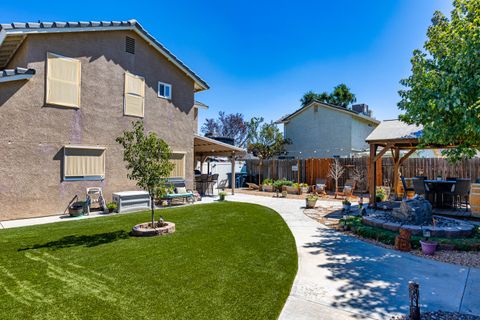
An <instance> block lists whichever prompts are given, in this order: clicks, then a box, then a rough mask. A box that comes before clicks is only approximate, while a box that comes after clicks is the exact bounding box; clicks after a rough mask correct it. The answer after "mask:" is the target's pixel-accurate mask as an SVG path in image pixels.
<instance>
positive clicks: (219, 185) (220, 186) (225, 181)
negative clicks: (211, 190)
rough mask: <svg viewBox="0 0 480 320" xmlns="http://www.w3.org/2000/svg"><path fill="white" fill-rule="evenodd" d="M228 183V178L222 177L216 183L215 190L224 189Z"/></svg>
mask: <svg viewBox="0 0 480 320" xmlns="http://www.w3.org/2000/svg"><path fill="white" fill-rule="evenodd" d="M227 185H228V179H223V180H220V182H218V183H217V190H222V191H225V189H226V188H227Z"/></svg>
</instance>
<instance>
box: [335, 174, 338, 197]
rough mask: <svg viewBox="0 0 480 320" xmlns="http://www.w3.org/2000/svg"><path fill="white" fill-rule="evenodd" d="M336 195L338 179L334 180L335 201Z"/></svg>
mask: <svg viewBox="0 0 480 320" xmlns="http://www.w3.org/2000/svg"><path fill="white" fill-rule="evenodd" d="M337 195H338V179H335V199H337Z"/></svg>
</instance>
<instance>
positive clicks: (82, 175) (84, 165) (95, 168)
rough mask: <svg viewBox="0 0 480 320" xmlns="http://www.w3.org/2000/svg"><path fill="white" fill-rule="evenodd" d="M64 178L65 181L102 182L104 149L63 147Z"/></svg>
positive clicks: (103, 175) (103, 176)
mask: <svg viewBox="0 0 480 320" xmlns="http://www.w3.org/2000/svg"><path fill="white" fill-rule="evenodd" d="M64 178H65V180H103V179H104V178H105V148H101V147H89V146H65V147H64Z"/></svg>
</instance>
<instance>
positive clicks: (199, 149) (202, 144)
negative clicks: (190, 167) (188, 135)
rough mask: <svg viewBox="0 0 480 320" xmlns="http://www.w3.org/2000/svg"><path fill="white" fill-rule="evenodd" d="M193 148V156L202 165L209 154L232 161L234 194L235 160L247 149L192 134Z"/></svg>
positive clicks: (233, 189)
mask: <svg viewBox="0 0 480 320" xmlns="http://www.w3.org/2000/svg"><path fill="white" fill-rule="evenodd" d="M193 150H194V155H195V158H197V159H199V160H200V163H201V164H202V165H201V167H203V162H204V161H205V160H206V159H207V158H208V157H211V156H216V157H227V158H230V160H231V163H232V194H235V160H236V159H237V158H238V157H242V156H245V154H246V153H247V151H246V150H245V149H242V148H239V147H235V146H232V145H230V144H228V143H224V142H221V141H218V140H215V139H211V138H207V137H202V136H199V135H195V136H194V141H193Z"/></svg>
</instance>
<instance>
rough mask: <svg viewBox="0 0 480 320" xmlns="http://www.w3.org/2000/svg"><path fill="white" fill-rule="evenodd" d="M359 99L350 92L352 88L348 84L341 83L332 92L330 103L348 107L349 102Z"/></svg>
mask: <svg viewBox="0 0 480 320" xmlns="http://www.w3.org/2000/svg"><path fill="white" fill-rule="evenodd" d="M356 101H357V98H356V96H355V95H354V94H353V93H351V92H350V88H349V87H347V85H346V84H344V83H341V84H339V85H338V86H336V87H335V88H333V92H332V93H331V94H330V103H332V104H334V105H337V106H339V107H344V108H346V107H348V105H349V104H351V103H354V102H356Z"/></svg>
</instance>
